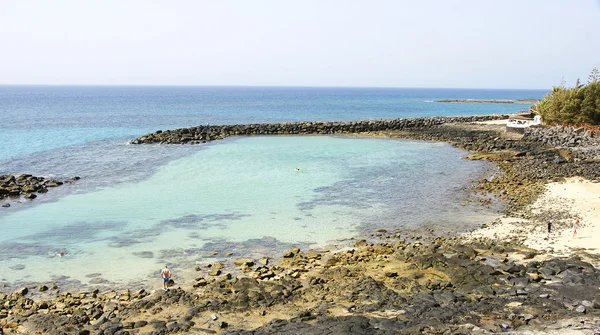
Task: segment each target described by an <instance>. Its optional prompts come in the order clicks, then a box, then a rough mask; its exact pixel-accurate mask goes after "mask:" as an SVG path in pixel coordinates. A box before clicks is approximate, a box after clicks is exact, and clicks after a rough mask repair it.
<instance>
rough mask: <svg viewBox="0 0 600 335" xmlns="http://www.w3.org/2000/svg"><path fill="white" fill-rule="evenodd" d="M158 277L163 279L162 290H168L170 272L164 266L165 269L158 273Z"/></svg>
mask: <svg viewBox="0 0 600 335" xmlns="http://www.w3.org/2000/svg"><path fill="white" fill-rule="evenodd" d="M160 276H161V277H162V279H163V290H165V291H166V290H168V289H169V280H171V270H169V268H168V267H167V266H166V265H165V268H164V269H162V270H161V271H160Z"/></svg>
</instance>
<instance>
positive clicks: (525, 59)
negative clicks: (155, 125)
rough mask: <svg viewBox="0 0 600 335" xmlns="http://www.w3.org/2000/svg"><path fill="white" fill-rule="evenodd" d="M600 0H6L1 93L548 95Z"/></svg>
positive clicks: (590, 39) (598, 52) (568, 76)
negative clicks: (253, 90) (50, 88)
mask: <svg viewBox="0 0 600 335" xmlns="http://www.w3.org/2000/svg"><path fill="white" fill-rule="evenodd" d="M593 67H599V68H600V0H527V1H522V0H503V1H482V0H436V1H434V0H419V1H416V0H413V1H408V0H369V1H366V0H302V1H291V0H290V1H284V0H251V1H250V0H239V1H236V0H213V1H204V0H189V1H188V0H179V1H178V0H174V1H164V0H98V1H92V0H90V1H81V0H53V1H46V0H18V1H15V0H0V84H61V85H68V84H83V85H250V86H350V87H354V86H358V87H448V88H540V89H546V88H549V87H551V86H556V85H559V84H560V82H561V79H562V78H564V80H565V81H566V83H567V85H569V84H570V85H573V84H574V83H575V80H576V79H577V78H581V79H582V81H583V82H585V81H587V77H588V75H589V73H590V71H591V70H592V68H593Z"/></svg>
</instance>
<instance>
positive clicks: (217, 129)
mask: <svg viewBox="0 0 600 335" xmlns="http://www.w3.org/2000/svg"><path fill="white" fill-rule="evenodd" d="M502 119H508V115H474V116H439V117H421V118H407V119H384V120H365V121H346V122H326V121H323V122H284V123H264V124H238V125H222V126H198V127H191V128H181V129H174V130H167V131H161V130H159V131H157V132H155V133H151V134H148V135H144V136H142V137H139V138H137V139H135V140H132V141H130V143H131V144H151V143H155V144H183V143H190V144H197V143H204V142H209V141H214V140H219V139H223V138H225V137H228V136H234V135H301V134H353V133H363V132H372V131H385V130H404V129H424V128H431V127H434V126H439V125H441V124H445V123H459V122H460V123H463V122H477V121H489V120H502Z"/></svg>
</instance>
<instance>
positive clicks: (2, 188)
mask: <svg viewBox="0 0 600 335" xmlns="http://www.w3.org/2000/svg"><path fill="white" fill-rule="evenodd" d="M79 179H80V178H79V177H73V178H71V179H69V180H67V181H58V180H54V179H45V178H44V177H36V176H32V175H30V174H21V175H16V176H15V175H10V174H8V175H0V200H1V199H4V198H7V197H20V196H24V197H25V199H29V200H33V199H35V198H37V195H36V193H46V192H48V188H52V187H58V186H60V185H63V184H64V183H65V182H67V183H74V182H75V181H77V180H79ZM2 206H3V207H9V206H10V205H9V204H7V203H6V204H3V205H2Z"/></svg>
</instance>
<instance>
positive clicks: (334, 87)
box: [0, 83, 550, 91]
mask: <svg viewBox="0 0 600 335" xmlns="http://www.w3.org/2000/svg"><path fill="white" fill-rule="evenodd" d="M0 87H115V88H118V87H123V88H131V87H140V88H144V87H149V88H159V87H173V88H182V87H183V88H194V87H198V88H271V89H278V88H280V89H298V88H302V89H381V90H403V89H411V90H476V91H550V89H548V88H485V87H483V88H482V87H477V88H472V87H417V86H327V85H324V86H303V85H204V84H200V85H196V84H189V85H188V84H3V83H0Z"/></svg>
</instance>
